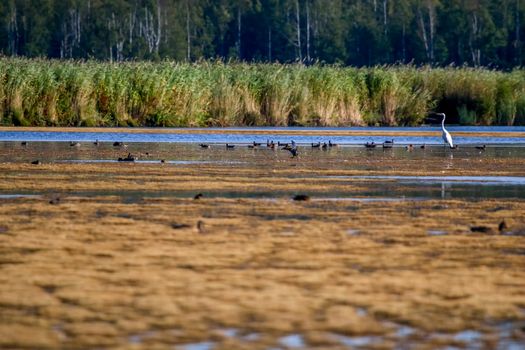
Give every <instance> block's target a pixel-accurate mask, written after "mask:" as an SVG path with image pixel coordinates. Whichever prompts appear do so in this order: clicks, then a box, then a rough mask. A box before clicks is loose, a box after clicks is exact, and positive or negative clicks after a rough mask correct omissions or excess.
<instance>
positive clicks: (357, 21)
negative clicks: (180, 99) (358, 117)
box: [0, 0, 525, 69]
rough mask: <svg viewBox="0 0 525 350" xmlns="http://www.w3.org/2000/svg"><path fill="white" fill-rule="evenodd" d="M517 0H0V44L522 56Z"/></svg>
mask: <svg viewBox="0 0 525 350" xmlns="http://www.w3.org/2000/svg"><path fill="white" fill-rule="evenodd" d="M522 2H523V1H522V0H216V1H211V0H112V1H109V0H4V1H2V2H0V54H2V55H6V56H27V57H50V58H61V59H98V60H110V61H125V60H161V59H173V60H177V61H187V62H193V61H198V60H203V59H204V60H210V59H212V60H213V59H221V60H235V61H245V62H285V63H288V62H303V63H305V64H309V63H315V62H320V63H328V64H333V63H335V64H342V65H353V66H371V65H381V64H397V63H401V64H406V63H414V64H432V65H441V66H445V65H450V64H454V65H469V66H490V67H494V68H499V69H508V68H511V67H516V66H521V65H522V64H523V59H524V54H523V53H524V47H523V46H524V45H523V42H522V37H523V30H524V25H523V22H524V21H522V18H523V17H524V15H525V13H524V5H523V4H522Z"/></svg>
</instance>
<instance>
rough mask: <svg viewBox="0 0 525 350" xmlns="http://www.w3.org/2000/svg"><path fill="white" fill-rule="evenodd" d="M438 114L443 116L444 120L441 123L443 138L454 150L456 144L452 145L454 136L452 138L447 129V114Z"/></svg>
mask: <svg viewBox="0 0 525 350" xmlns="http://www.w3.org/2000/svg"><path fill="white" fill-rule="evenodd" d="M438 114H439V115H441V116H443V120H442V121H441V130H442V131H443V132H442V134H441V137H442V138H443V141H444V142H445V144H447V143H448V145H449V146H450V148H454V144H453V143H452V136H450V133H449V132H448V131H447V129H445V113H438Z"/></svg>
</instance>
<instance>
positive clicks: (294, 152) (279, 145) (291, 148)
mask: <svg viewBox="0 0 525 350" xmlns="http://www.w3.org/2000/svg"><path fill="white" fill-rule="evenodd" d="M93 144H94V145H95V146H97V147H98V146H100V145H101V144H102V143H101V142H100V141H99V140H96V141H94V142H93ZM21 145H22V146H23V147H27V146H28V145H29V142H27V141H22V142H21ZM112 145H113V147H115V148H124V149H126V148H127V144H125V143H124V142H121V141H115V142H113V143H112ZM69 146H70V147H74V148H79V147H81V143H80V142H74V141H71V142H70V143H69ZM338 146H339V144H337V143H334V142H332V141H331V140H328V142H316V143H310V144H304V145H302V146H301V147H310V148H312V149H320V150H329V149H331V148H334V147H338ZM362 146H363V147H365V148H366V149H374V148H377V147H378V148H382V149H384V150H386V149H393V148H394V147H395V141H394V139H390V140H385V141H384V142H382V143H381V142H380V143H376V142H374V141H370V142H366V143H365V144H363V145H362ZM416 146H417V147H418V148H420V149H426V148H427V145H426V144H422V145H416ZM416 146H414V145H412V144H409V145H405V146H402V145H401V146H400V147H404V148H405V149H406V150H407V151H412V150H413V149H414V148H416ZM445 146H447V144H446V143H445ZM199 147H200V148H202V149H209V148H211V147H214V148H217V147H224V148H225V149H226V150H233V149H235V148H241V147H246V148H248V149H260V148H266V149H270V150H283V151H288V152H290V155H291V158H297V157H298V156H299V146H298V144H297V143H296V142H295V141H293V140H291V142H289V143H285V142H280V141H278V142H274V141H273V140H271V141H270V140H267V141H266V144H264V143H261V142H255V141H253V142H252V143H249V144H232V143H226V144H216V143H214V144H209V143H199ZM450 148H451V149H457V148H458V146H457V145H454V146H452V147H450ZM474 148H476V149H477V150H480V151H485V150H486V148H487V146H486V145H476V146H474ZM144 154H145V155H146V156H148V155H149V153H148V152H146V153H144ZM144 154H143V155H144ZM137 160H139V157H138V156H137V155H134V154H132V153H128V154H127V156H125V157H118V159H117V161H118V162H135V161H137ZM160 162H161V163H165V162H166V161H165V160H164V159H161V160H160ZM31 164H34V165H39V164H42V162H41V161H40V160H34V161H32V162H31Z"/></svg>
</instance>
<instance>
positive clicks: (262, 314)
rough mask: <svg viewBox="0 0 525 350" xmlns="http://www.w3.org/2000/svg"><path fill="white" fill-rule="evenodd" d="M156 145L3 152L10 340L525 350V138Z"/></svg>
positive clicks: (0, 279)
mask: <svg viewBox="0 0 525 350" xmlns="http://www.w3.org/2000/svg"><path fill="white" fill-rule="evenodd" d="M145 147H146V146H144V145H142V146H140V147H139V146H136V145H130V146H129V148H128V149H126V152H128V151H130V152H132V153H135V154H139V153H140V154H141V155H142V156H141V157H140V159H141V160H142V159H143V160H145V162H143V163H141V162H134V163H133V162H131V163H126V164H123V163H117V162H115V161H114V160H115V159H116V156H120V155H122V154H123V153H125V152H124V151H123V150H115V149H113V148H111V147H100V146H99V147H98V148H97V149H95V148H94V147H93V146H92V145H90V146H88V145H82V146H81V147H80V148H76V147H70V146H69V145H56V147H51V148H49V149H47V148H46V149H42V148H38V147H36V148H35V147H26V148H21V147H20V145H19V144H18V143H16V144H15V143H12V144H8V145H4V146H3V148H2V154H1V155H0V162H1V163H0V174H1V176H0V285H1V286H2V287H1V288H0V347H1V348H31V349H33V348H38V349H46V348H68V349H85V348H111V349H119V348H122V349H128V348H133V349H156V348H159V349H161V348H175V349H188V350H191V349H199V350H201V349H269V348H274V349H275V348H280V349H293V348H299V349H300V348H305V349H310V348H316V349H347V348H396V347H397V348H407V347H412V346H416V347H417V348H422V349H426V348H428V349H432V348H437V347H446V346H454V347H459V348H500V349H507V348H512V347H514V348H516V349H521V348H523V344H525V293H523V291H524V290H525V215H524V214H525V199H524V197H523V190H522V189H523V187H524V186H525V185H524V184H522V181H523V179H525V155H524V154H523V151H522V152H521V153H520V152H519V151H516V150H513V151H512V150H510V151H509V150H507V149H492V150H487V151H485V152H478V151H475V150H472V149H470V150H462V149H460V150H457V151H454V152H453V153H450V151H448V150H443V149H441V148H439V149H437V148H435V149H426V150H420V149H417V150H414V151H412V152H408V151H405V150H393V151H391V152H384V151H382V150H372V151H365V150H346V149H336V148H334V149H333V150H330V151H327V152H323V151H321V150H315V151H314V150H311V149H307V148H304V149H302V150H301V151H302V152H301V153H300V156H299V159H291V158H290V155H289V154H288V153H287V152H285V151H272V150H266V149H260V150H248V149H245V148H242V149H235V150H232V151H227V150H225V149H209V150H201V149H199V147H198V146H197V145H184V146H169V147H160V148H156V146H155V145H148V146H147V147H149V148H145ZM50 149H52V151H50ZM447 152H448V153H447ZM146 153H147V154H146ZM36 158H38V159H42V164H40V165H32V164H30V161H32V160H34V159H36ZM160 159H165V162H164V163H160ZM101 160H105V161H106V162H100V161H101ZM181 161H186V162H188V161H191V162H190V163H184V162H182V163H181ZM489 175H490V176H491V178H489V179H488V180H491V181H485V180H484V178H486V177H487V176H489ZM414 176H416V177H417V176H421V178H415V179H414ZM410 177H412V178H410ZM428 177H431V178H430V179H429V178H428ZM498 177H501V178H502V179H503V180H502V181H500V182H501V183H498V181H495V180H494V178H498ZM503 177H506V178H509V179H511V180H512V181H510V180H509V182H510V183H511V184H507V183H506V181H505V180H504V179H505V178H503ZM404 179H405V180H404ZM427 180H428V181H427ZM430 180H431V181H430ZM436 181H437V185H436ZM486 182H489V183H490V184H491V185H488V184H487V183H486ZM494 183H496V184H494ZM507 185H508V186H511V187H510V190H508V191H505V189H507V187H508V186H507ZM461 186H466V187H468V188H470V189H472V188H474V189H476V190H472V191H470V192H467V194H464V193H463V192H455V191H456V190H455V189H457V188H463V187H461ZM490 186H494V187H493V188H492V187H490ZM414 188H415V189H416V190H414ZM487 188H491V189H490V191H489V190H487ZM502 191H503V193H504V195H503V196H501V195H498V193H501V192H502ZM198 193H202V197H201V198H199V199H194V196H195V195H196V194H198ZM296 194H306V195H308V196H309V200H306V201H294V200H292V197H293V196H294V195H296ZM408 194H410V195H408Z"/></svg>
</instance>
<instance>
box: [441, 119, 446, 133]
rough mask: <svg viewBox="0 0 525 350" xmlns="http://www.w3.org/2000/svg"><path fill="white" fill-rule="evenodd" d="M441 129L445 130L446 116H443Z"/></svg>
mask: <svg viewBox="0 0 525 350" xmlns="http://www.w3.org/2000/svg"><path fill="white" fill-rule="evenodd" d="M441 128H442V129H443V130H445V116H443V120H442V121H441Z"/></svg>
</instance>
